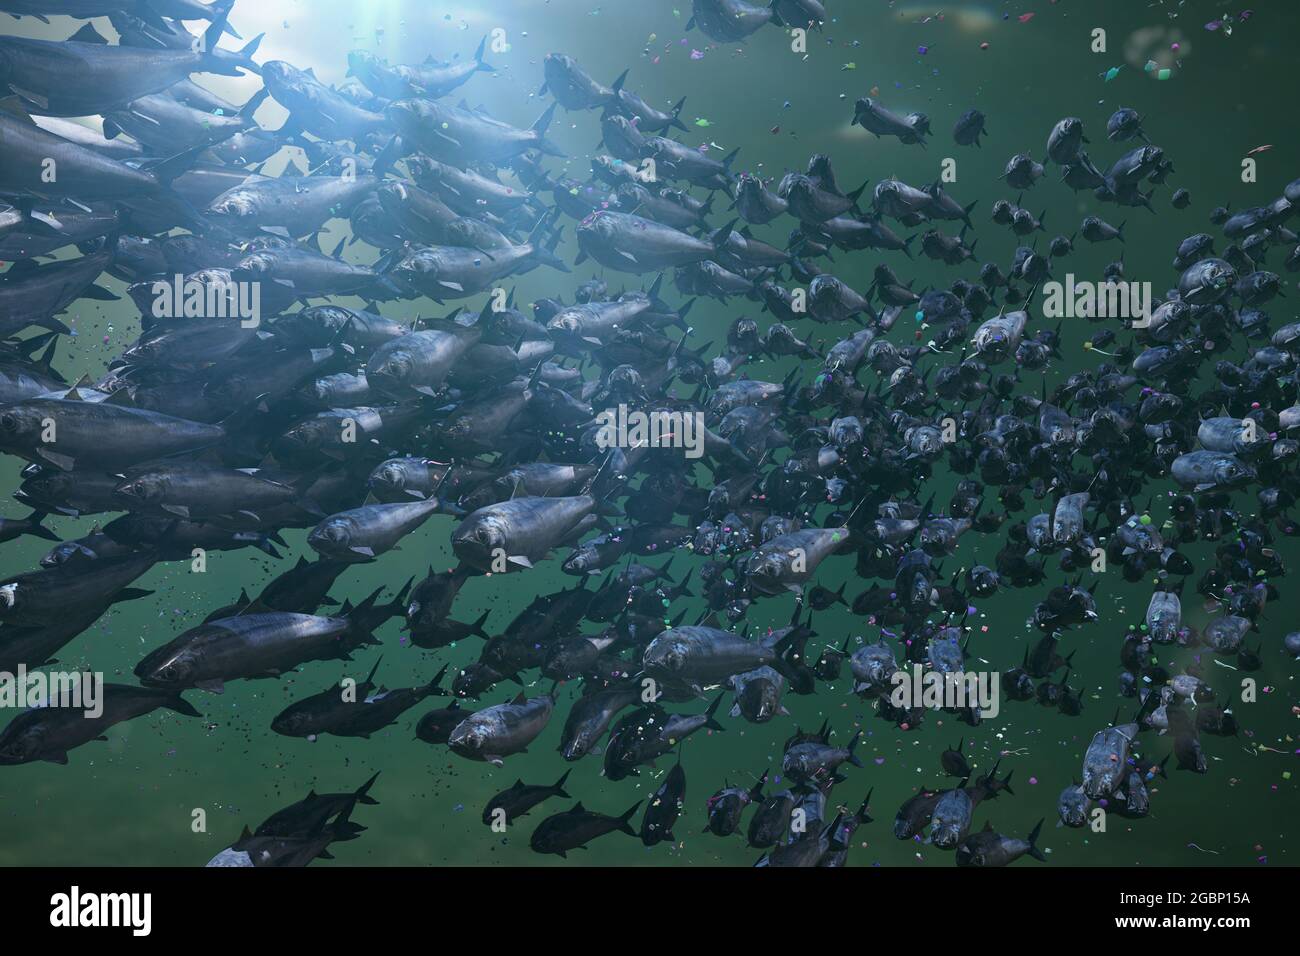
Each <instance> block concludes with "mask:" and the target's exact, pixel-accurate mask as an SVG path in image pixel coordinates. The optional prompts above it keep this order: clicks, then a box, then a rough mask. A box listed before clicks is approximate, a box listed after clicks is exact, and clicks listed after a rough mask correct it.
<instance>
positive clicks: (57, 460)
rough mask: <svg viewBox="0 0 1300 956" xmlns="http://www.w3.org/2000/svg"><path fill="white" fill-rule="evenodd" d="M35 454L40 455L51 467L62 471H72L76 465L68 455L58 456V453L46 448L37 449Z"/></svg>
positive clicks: (74, 460)
mask: <svg viewBox="0 0 1300 956" xmlns="http://www.w3.org/2000/svg"><path fill="white" fill-rule="evenodd" d="M36 454H38V455H40V456H41V457H42V458H44V459H45V460H46V461H48V462H49V463H50V464H51V465H54V466H55V467H56V468H59V469H60V470H62V471H72V469H73V466H74V465H76V463H77V461H76V459H75V458H73V457H71V456H70V455H60V454H59V453H58V452H56V451H50V450H49V449H48V448H38V449H36Z"/></svg>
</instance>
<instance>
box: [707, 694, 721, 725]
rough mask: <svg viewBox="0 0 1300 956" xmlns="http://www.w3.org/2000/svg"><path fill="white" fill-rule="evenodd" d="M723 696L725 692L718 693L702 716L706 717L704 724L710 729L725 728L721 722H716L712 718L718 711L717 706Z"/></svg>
mask: <svg viewBox="0 0 1300 956" xmlns="http://www.w3.org/2000/svg"><path fill="white" fill-rule="evenodd" d="M725 696H726V694H719V695H718V696H717V697H715V698H713V703H711V704H709V709H708V710H706V711H705V712H704V716H705V718H706V719H705V721H704V726H705V727H708V728H709V729H710V730H726V729H727V728H726V727H723V726H722V724H720V723H718V722H717V720H716V719H714V715H715V714H717V712H718V706H719V705H720V704H721V703H722V698H723V697H725Z"/></svg>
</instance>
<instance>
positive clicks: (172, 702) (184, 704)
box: [162, 691, 203, 717]
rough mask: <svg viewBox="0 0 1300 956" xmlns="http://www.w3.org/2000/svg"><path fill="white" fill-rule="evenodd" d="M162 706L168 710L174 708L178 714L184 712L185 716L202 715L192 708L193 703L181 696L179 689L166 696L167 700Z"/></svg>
mask: <svg viewBox="0 0 1300 956" xmlns="http://www.w3.org/2000/svg"><path fill="white" fill-rule="evenodd" d="M162 706H164V707H166V708H167V709H168V710H174V711H176V713H178V714H184V715H185V716H186V717H202V716H203V715H202V714H200V713H199V712H198V711H197V710H195V709H194V705H193V704H191V703H190V702H189V701H188V700H186V699H185V698H184V697H182V696H181V692H180V691H177V692H176V693H175V694H174V695H172V696H171V697H169V698H167V700H166V701H165V702H164V703H163V705H162Z"/></svg>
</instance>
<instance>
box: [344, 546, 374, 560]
mask: <svg viewBox="0 0 1300 956" xmlns="http://www.w3.org/2000/svg"><path fill="white" fill-rule="evenodd" d="M348 550H349V551H351V552H352V553H353V554H360V555H363V556H365V557H367V558H373V557H374V556H375V549H374V548H368V547H363V546H360V545H358V546H356V547H351V548H348Z"/></svg>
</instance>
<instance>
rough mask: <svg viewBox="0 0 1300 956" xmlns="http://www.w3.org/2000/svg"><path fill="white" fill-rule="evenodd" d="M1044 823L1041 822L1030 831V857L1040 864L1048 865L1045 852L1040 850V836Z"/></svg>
mask: <svg viewBox="0 0 1300 956" xmlns="http://www.w3.org/2000/svg"><path fill="white" fill-rule="evenodd" d="M1042 829H1043V821H1042V820H1039V821H1038V823H1036V824H1035V825H1034V828H1033V829H1032V830H1030V831H1029V855H1030V856H1032V857H1033V858H1034V859H1035V860H1038V861H1039V862H1040V863H1046V862H1047V857H1045V856H1043V851H1042V850H1040V849H1038V834H1039V833H1040V832H1042Z"/></svg>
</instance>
